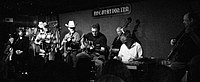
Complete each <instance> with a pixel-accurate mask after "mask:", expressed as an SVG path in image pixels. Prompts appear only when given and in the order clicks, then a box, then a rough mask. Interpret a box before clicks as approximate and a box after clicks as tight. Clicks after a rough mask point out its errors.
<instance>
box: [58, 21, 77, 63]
mask: <svg viewBox="0 0 200 82" xmlns="http://www.w3.org/2000/svg"><path fill="white" fill-rule="evenodd" d="M65 26H66V27H68V30H69V33H67V34H66V35H65V37H64V38H63V40H62V43H61V45H63V46H64V54H63V55H64V57H66V56H67V55H68V54H70V56H67V62H71V61H70V59H71V58H72V61H73V62H72V64H73V67H75V62H76V54H77V51H73V49H78V48H79V47H80V46H79V45H78V44H79V41H80V35H79V33H78V32H77V31H76V30H75V28H76V26H75V23H74V21H69V23H68V24H65ZM68 57H69V58H68Z"/></svg>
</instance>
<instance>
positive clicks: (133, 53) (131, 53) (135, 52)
mask: <svg viewBox="0 0 200 82" xmlns="http://www.w3.org/2000/svg"><path fill="white" fill-rule="evenodd" d="M118 56H119V57H121V58H122V62H128V60H129V59H130V58H133V59H134V58H141V57H142V47H141V45H140V44H139V43H137V42H135V43H133V44H132V46H131V48H130V49H128V47H127V46H126V45H125V44H122V45H121V47H120V51H119V54H118Z"/></svg>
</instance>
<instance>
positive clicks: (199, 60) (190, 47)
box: [168, 12, 200, 82]
mask: <svg viewBox="0 0 200 82" xmlns="http://www.w3.org/2000/svg"><path fill="white" fill-rule="evenodd" d="M183 23H184V25H185V28H184V30H183V31H182V32H181V33H180V34H179V35H178V37H177V38H176V39H172V40H171V44H172V45H175V48H173V50H172V52H171V53H173V54H169V56H168V59H172V58H173V60H174V61H173V62H172V63H171V66H170V67H171V69H172V70H173V71H174V74H175V82H180V81H181V79H182V77H183V76H184V74H185V73H186V70H188V72H189V73H188V74H189V78H188V81H187V82H200V79H199V75H200V70H199V68H200V66H199V65H200V23H199V17H198V16H197V15H196V14H195V13H192V12H189V13H186V14H185V15H184V17H183ZM174 52H176V53H174ZM169 57H170V58H169Z"/></svg>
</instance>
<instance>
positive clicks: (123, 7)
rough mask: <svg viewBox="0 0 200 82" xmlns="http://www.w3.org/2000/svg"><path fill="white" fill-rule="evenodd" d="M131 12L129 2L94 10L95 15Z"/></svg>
mask: <svg viewBox="0 0 200 82" xmlns="http://www.w3.org/2000/svg"><path fill="white" fill-rule="evenodd" d="M130 13H131V5H129V4H126V5H120V6H113V7H107V8H101V9H96V10H93V11H92V15H93V17H99V16H108V15H124V14H130Z"/></svg>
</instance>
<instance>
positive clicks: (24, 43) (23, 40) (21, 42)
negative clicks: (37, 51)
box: [12, 29, 29, 73]
mask: <svg viewBox="0 0 200 82" xmlns="http://www.w3.org/2000/svg"><path fill="white" fill-rule="evenodd" d="M28 49H29V38H28V37H25V32H24V30H23V29H19V31H18V37H17V38H16V40H15V42H14V43H13V56H12V61H13V63H14V66H15V68H16V72H22V73H25V72H26V73H27V70H28V66H27V65H28V62H27V61H28Z"/></svg>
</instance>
